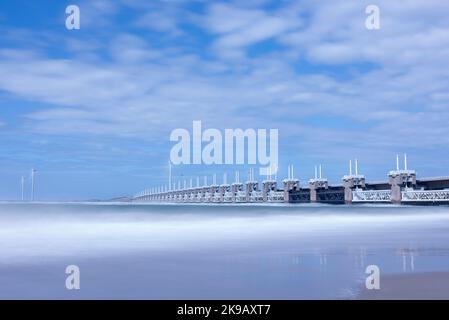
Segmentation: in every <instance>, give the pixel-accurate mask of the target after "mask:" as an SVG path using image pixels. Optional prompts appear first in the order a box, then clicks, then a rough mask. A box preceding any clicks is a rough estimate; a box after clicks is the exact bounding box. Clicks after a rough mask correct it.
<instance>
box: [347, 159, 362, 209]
mask: <svg viewBox="0 0 449 320" xmlns="http://www.w3.org/2000/svg"><path fill="white" fill-rule="evenodd" d="M342 180H343V186H344V188H345V203H346V204H351V203H352V200H353V194H352V192H353V191H354V189H355V190H358V189H364V188H365V176H364V175H361V174H359V168H358V161H357V159H355V174H352V161H351V160H349V175H345V176H343V178H342Z"/></svg>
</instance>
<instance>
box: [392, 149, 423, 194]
mask: <svg viewBox="0 0 449 320" xmlns="http://www.w3.org/2000/svg"><path fill="white" fill-rule="evenodd" d="M388 180H389V183H390V185H391V202H392V203H401V201H402V190H404V189H409V188H414V187H415V186H416V171H415V170H408V168H407V155H406V154H404V169H402V170H400V169H399V156H398V155H396V170H392V171H390V172H389V173H388Z"/></svg>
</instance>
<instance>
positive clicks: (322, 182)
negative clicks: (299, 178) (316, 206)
mask: <svg viewBox="0 0 449 320" xmlns="http://www.w3.org/2000/svg"><path fill="white" fill-rule="evenodd" d="M328 187H329V186H328V182H327V180H326V179H310V180H309V188H310V202H317V190H318V189H327V188H328Z"/></svg>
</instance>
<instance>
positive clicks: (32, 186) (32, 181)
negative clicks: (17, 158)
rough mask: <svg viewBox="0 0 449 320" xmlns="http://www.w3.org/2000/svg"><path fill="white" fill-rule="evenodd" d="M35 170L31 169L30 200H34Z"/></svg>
mask: <svg viewBox="0 0 449 320" xmlns="http://www.w3.org/2000/svg"><path fill="white" fill-rule="evenodd" d="M35 173H36V170H34V169H31V201H34V174H35Z"/></svg>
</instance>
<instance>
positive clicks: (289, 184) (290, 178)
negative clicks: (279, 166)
mask: <svg viewBox="0 0 449 320" xmlns="http://www.w3.org/2000/svg"><path fill="white" fill-rule="evenodd" d="M282 182H283V184H284V202H290V191H296V190H299V180H298V179H295V178H294V174H293V165H290V166H288V175H287V179H284V181H282Z"/></svg>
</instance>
